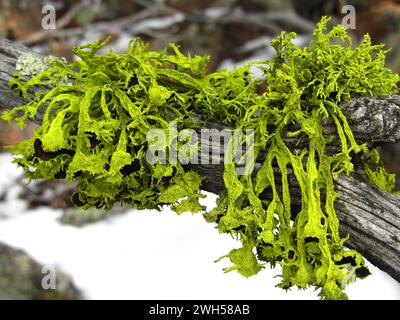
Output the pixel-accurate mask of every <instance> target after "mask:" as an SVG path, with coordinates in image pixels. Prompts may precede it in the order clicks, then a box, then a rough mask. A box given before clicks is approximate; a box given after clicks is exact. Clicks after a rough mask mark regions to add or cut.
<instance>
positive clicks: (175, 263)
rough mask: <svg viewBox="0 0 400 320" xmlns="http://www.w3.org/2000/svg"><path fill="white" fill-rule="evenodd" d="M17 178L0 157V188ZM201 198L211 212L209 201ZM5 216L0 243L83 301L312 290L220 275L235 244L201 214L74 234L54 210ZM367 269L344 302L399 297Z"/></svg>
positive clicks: (140, 219)
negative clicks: (64, 277) (67, 283)
mask: <svg viewBox="0 0 400 320" xmlns="http://www.w3.org/2000/svg"><path fill="white" fill-rule="evenodd" d="M19 172H20V171H19V170H15V167H14V165H10V156H9V155H0V186H2V185H4V181H5V180H7V179H8V180H10V179H12V177H15V176H17V175H18V174H19ZM6 184H7V183H6ZM0 188H1V187H0ZM207 196H208V197H207V199H206V200H205V201H206V204H207V205H208V206H209V207H212V206H213V205H214V203H215V199H216V196H215V195H213V194H207ZM7 210H9V211H13V212H14V214H13V215H11V216H10V217H8V218H6V219H2V220H0V241H3V242H6V243H8V244H10V245H12V246H14V247H17V248H21V249H23V250H26V251H27V252H28V253H29V254H30V255H31V256H33V257H34V258H35V259H36V260H38V261H40V262H41V263H44V264H48V265H55V266H58V267H60V268H62V269H63V270H64V271H65V272H67V273H68V274H70V275H71V276H72V277H73V279H74V281H75V283H76V285H77V286H78V287H79V288H80V289H81V290H83V292H84V294H85V295H86V298H88V299H317V293H316V292H315V291H314V290H313V289H309V290H297V289H292V290H291V291H289V292H285V291H284V290H281V289H278V288H275V287H274V285H276V284H277V283H278V282H279V279H277V278H274V276H276V275H277V274H278V273H279V272H278V270H271V269H270V268H269V266H266V268H265V270H262V271H261V272H260V273H259V274H258V275H257V276H254V277H252V278H249V279H245V278H244V277H242V276H240V275H239V274H237V273H235V272H231V273H227V274H226V273H224V272H223V271H222V268H223V267H226V266H229V265H230V263H229V261H228V260H227V259H224V260H222V261H220V262H218V263H215V262H214V261H215V260H216V259H218V258H219V257H220V256H222V255H224V254H226V253H228V252H229V251H230V250H231V249H232V248H233V247H238V246H239V244H238V243H237V242H236V241H235V240H233V239H231V238H230V237H229V236H227V235H221V234H218V232H217V230H215V229H214V226H213V225H212V224H209V223H206V222H205V221H204V219H203V217H202V216H201V215H191V214H184V215H181V216H177V215H176V214H175V213H173V212H171V211H170V210H169V209H165V210H163V211H162V212H157V211H154V210H144V211H137V210H130V211H129V212H128V213H126V214H122V215H116V216H115V217H110V219H107V220H105V221H100V222H97V223H93V224H90V225H87V226H85V227H81V228H77V227H72V226H68V225H62V224H60V223H59V222H58V221H57V218H58V217H59V216H60V215H62V211H60V210H53V209H49V208H39V209H36V210H31V211H27V210H26V209H24V208H23V207H22V206H21V204H20V203H19V202H18V201H16V199H15V198H13V197H9V198H8V199H7V201H6V202H5V203H4V204H3V205H2V206H1V207H0V212H4V211H7ZM16 212H18V213H19V214H16ZM369 266H370V270H371V272H372V276H370V277H368V278H367V279H365V280H358V281H356V283H354V284H351V285H350V286H349V287H348V289H347V293H348V295H349V297H350V298H351V299H400V285H399V283H398V282H396V281H395V280H394V279H393V278H391V277H390V276H388V275H387V274H386V273H384V272H382V271H380V270H379V269H377V268H375V267H373V266H371V265H370V264H369Z"/></svg>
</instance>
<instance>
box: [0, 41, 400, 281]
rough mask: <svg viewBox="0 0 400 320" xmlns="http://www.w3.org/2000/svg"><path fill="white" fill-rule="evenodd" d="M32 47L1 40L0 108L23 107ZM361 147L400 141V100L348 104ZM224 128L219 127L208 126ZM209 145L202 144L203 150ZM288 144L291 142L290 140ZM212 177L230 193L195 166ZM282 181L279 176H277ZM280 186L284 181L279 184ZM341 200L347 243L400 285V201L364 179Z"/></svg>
mask: <svg viewBox="0 0 400 320" xmlns="http://www.w3.org/2000/svg"><path fill="white" fill-rule="evenodd" d="M26 52H29V49H27V48H24V47H23V46H21V45H18V44H15V43H13V42H9V41H5V40H1V39H0V106H3V107H6V108H12V107H14V106H17V105H19V104H20V103H21V98H19V97H17V96H15V94H13V93H12V92H11V91H10V90H9V89H8V88H7V82H8V81H9V79H10V77H11V76H12V74H13V72H14V67H15V61H16V59H17V58H18V56H19V55H20V54H22V53H26ZM342 110H343V112H344V114H345V115H346V117H347V119H348V121H349V124H350V126H351V128H352V130H353V133H354V136H355V138H356V140H357V141H358V142H359V143H367V144H369V145H376V144H379V143H386V142H395V141H398V140H400V96H397V95H394V96H391V97H357V98H354V99H352V100H351V101H350V102H348V103H345V104H343V105H342ZM205 125H206V126H207V127H208V128H210V127H211V128H212V127H214V128H217V129H221V128H222V126H220V125H219V124H210V123H208V124H205ZM324 131H325V133H326V134H327V135H334V134H335V132H336V130H335V126H334V125H333V123H331V122H329V121H327V122H326V123H325V124H324ZM207 143H208V144H210V142H208V141H202V147H204V146H205V145H206V144H207ZM287 143H288V144H290V143H291V141H289V140H288V141H287ZM211 149H213V150H220V151H218V152H220V153H221V154H220V155H221V157H223V147H221V146H220V141H219V140H218V141H217V142H213V144H211V145H210V150H211ZM189 167H190V168H192V169H193V170H195V171H197V172H199V173H201V174H202V175H204V176H206V177H207V179H206V181H205V182H204V184H203V188H204V190H207V191H211V192H215V193H219V192H220V191H222V190H224V183H223V178H222V176H223V165H221V164H219V165H202V164H196V165H194V164H191V165H189ZM277 177H279V175H277ZM289 180H290V183H291V195H292V198H293V203H294V204H296V203H297V204H298V203H300V201H301V193H300V191H299V188H298V186H297V185H296V180H295V179H294V177H291V178H290V179H289ZM278 182H279V181H278ZM336 190H337V191H338V192H339V193H340V197H339V198H338V200H337V201H336V204H335V208H336V210H337V213H338V216H339V219H340V222H341V227H340V228H341V232H342V233H343V234H347V233H349V234H350V239H349V241H348V242H347V244H348V246H349V247H352V248H355V249H357V250H358V251H360V252H361V253H363V254H364V255H365V257H366V258H367V259H369V260H370V261H371V262H373V263H374V264H375V265H376V266H378V267H380V268H381V269H382V270H384V271H386V272H388V273H389V274H390V275H391V276H392V277H393V278H395V279H396V280H398V281H400V201H399V200H400V198H399V197H397V196H395V195H393V194H390V193H388V192H385V191H382V190H380V189H378V188H377V187H375V186H372V185H370V184H368V183H367V182H365V180H364V178H363V177H362V176H358V175H353V176H342V177H341V178H340V179H339V181H337V182H336Z"/></svg>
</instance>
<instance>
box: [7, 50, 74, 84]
mask: <svg viewBox="0 0 400 320" xmlns="http://www.w3.org/2000/svg"><path fill="white" fill-rule="evenodd" d="M53 61H59V62H61V63H67V60H66V59H65V58H64V57H62V58H58V57H55V56H51V55H50V56H45V57H41V56H38V55H34V54H32V53H26V54H23V55H21V56H19V57H18V59H17V63H16V65H15V70H16V71H17V72H18V73H19V74H20V75H22V76H27V77H29V78H31V77H33V76H35V75H37V74H39V73H41V72H43V71H46V70H47V69H49V68H50V67H51V62H53Z"/></svg>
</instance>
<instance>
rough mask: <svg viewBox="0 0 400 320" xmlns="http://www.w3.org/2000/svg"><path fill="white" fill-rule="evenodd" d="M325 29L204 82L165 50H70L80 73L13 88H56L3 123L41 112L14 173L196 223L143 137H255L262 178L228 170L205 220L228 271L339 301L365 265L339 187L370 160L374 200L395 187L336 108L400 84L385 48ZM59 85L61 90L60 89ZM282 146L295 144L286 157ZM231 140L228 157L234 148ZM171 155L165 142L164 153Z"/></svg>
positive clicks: (196, 185) (88, 199) (190, 182)
mask: <svg viewBox="0 0 400 320" xmlns="http://www.w3.org/2000/svg"><path fill="white" fill-rule="evenodd" d="M328 20H329V19H328V18H323V19H322V20H321V22H320V23H319V24H318V25H317V28H316V30H315V31H314V39H313V40H312V41H311V42H310V43H309V45H308V46H307V47H304V48H299V47H297V46H296V45H295V43H294V42H293V39H294V38H295V34H294V33H289V34H287V33H285V32H282V34H281V35H280V36H279V37H277V38H276V39H274V40H273V41H272V43H271V44H272V46H273V47H274V48H275V50H276V57H274V58H272V59H269V60H265V61H258V62H255V63H252V64H248V65H245V66H242V67H237V68H235V69H234V70H233V71H229V72H228V71H227V70H220V71H216V72H215V73H212V74H207V73H206V71H205V70H206V66H207V63H208V61H209V58H208V57H202V56H195V57H192V56H185V55H183V54H182V53H181V52H180V51H179V50H178V48H177V47H176V46H175V45H172V44H171V45H170V47H169V48H167V49H166V50H165V51H164V52H162V53H159V52H152V51H148V50H147V49H146V46H145V45H144V44H142V43H141V42H139V41H132V42H131V43H130V45H129V48H128V52H127V53H125V54H116V53H114V52H112V51H110V52H109V53H106V54H103V55H100V54H98V53H97V51H98V50H99V49H100V48H101V47H102V46H103V45H104V43H100V42H99V41H95V42H94V43H92V44H88V45H85V46H83V47H81V48H77V49H74V52H75V54H76V55H77V56H78V57H80V58H81V60H78V61H76V62H74V63H72V64H66V63H64V62H62V61H52V62H51V65H52V67H51V68H49V69H47V70H45V71H43V72H41V73H39V74H38V75H36V76H34V77H33V78H31V79H30V80H27V81H25V80H24V79H23V78H22V77H21V76H19V75H17V76H16V78H15V79H14V80H13V81H12V82H11V83H10V85H11V86H13V87H16V88H17V91H18V92H19V93H20V94H21V95H23V96H27V93H28V91H34V89H35V88H36V87H37V86H43V85H44V86H49V87H50V88H51V89H50V90H49V91H48V92H42V91H40V90H39V91H37V92H36V98H35V100H33V101H32V102H30V103H28V104H27V105H24V106H21V107H18V108H15V109H13V110H12V111H11V112H8V113H5V114H4V115H3V118H4V119H6V120H12V119H15V120H17V121H18V123H19V124H20V125H21V126H24V123H25V121H26V120H27V119H28V118H31V119H32V118H34V116H35V114H36V113H37V112H38V111H39V110H42V111H43V110H45V111H44V116H43V123H42V126H41V127H40V128H39V129H38V130H37V131H36V132H35V134H34V136H33V137H32V138H31V139H29V140H27V141H24V142H22V143H21V144H19V145H17V146H15V147H14V148H13V151H14V152H15V153H16V154H17V155H19V156H18V157H17V158H16V160H15V161H16V162H17V163H18V164H19V165H21V166H22V167H23V168H25V171H26V174H27V176H28V177H30V178H32V179H39V178H45V179H55V178H60V177H66V178H67V179H68V180H69V181H72V180H74V181H77V182H78V191H77V193H75V194H74V196H73V200H74V202H75V203H76V204H77V205H78V206H82V207H84V208H89V207H97V208H106V209H108V208H111V206H112V205H113V204H114V203H115V202H124V203H128V204H130V205H133V206H136V207H138V208H160V206H161V205H163V204H172V205H173V209H174V210H175V211H177V212H178V213H182V212H185V211H191V212H193V213H194V212H199V211H202V210H204V207H202V206H201V205H200V204H199V201H198V200H199V197H200V196H201V194H200V187H201V182H202V179H203V177H201V176H199V175H198V174H197V173H195V172H193V171H188V170H186V169H184V167H183V166H182V165H181V164H179V163H168V162H167V163H166V164H151V163H149V162H148V161H147V160H146V150H147V148H148V141H147V139H146V133H147V132H148V131H149V130H150V129H151V128H155V127H157V128H165V129H166V128H167V126H168V122H169V121H173V120H174V121H176V124H177V129H178V130H180V129H184V128H196V127H197V126H198V123H197V122H196V121H195V120H194V119H196V118H192V117H190V115H191V114H192V113H197V114H200V115H201V116H202V118H203V119H207V120H210V121H217V122H223V123H225V124H227V125H230V126H232V127H235V128H239V129H253V130H254V141H255V143H254V146H253V148H252V150H251V151H252V152H253V151H254V153H255V157H254V158H257V155H258V154H259V152H260V151H264V152H265V154H266V157H265V160H264V162H263V163H262V166H261V168H260V170H259V171H258V172H257V173H256V174H252V172H247V174H245V175H241V176H238V175H237V174H236V170H235V169H236V167H235V164H234V163H226V164H225V170H224V182H225V187H226V190H225V191H224V192H223V193H222V194H221V195H220V198H219V199H218V202H217V206H216V208H215V209H213V210H211V211H210V212H207V213H205V214H204V216H205V218H206V220H207V221H209V222H215V223H216V225H217V228H218V230H219V231H220V232H224V233H229V234H231V235H232V236H233V237H236V238H238V239H240V241H241V242H242V247H241V248H239V249H234V250H232V251H231V252H230V253H228V255H227V257H229V258H230V260H231V261H232V263H233V266H232V267H230V268H228V269H226V271H231V270H237V271H238V272H239V273H241V274H242V275H244V276H246V277H249V276H252V275H254V274H256V273H257V272H259V271H260V270H261V269H262V268H263V267H264V265H265V264H266V263H269V264H271V265H272V266H275V265H276V264H279V265H281V266H282V268H283V269H282V275H281V277H282V281H281V283H280V284H279V286H280V287H282V288H284V289H288V288H290V287H292V286H297V287H299V288H306V287H308V286H310V285H311V286H316V287H318V288H321V291H320V296H321V297H322V298H327V299H345V298H347V296H346V295H345V293H344V288H345V287H346V285H347V284H348V283H349V282H351V281H353V279H354V278H356V277H359V278H362V277H365V276H366V275H368V273H369V272H368V269H367V268H366V266H365V262H364V260H363V258H362V256H361V255H360V254H359V253H357V252H356V251H354V250H347V249H345V247H344V244H345V241H346V239H343V238H341V237H340V236H339V231H338V227H339V221H338V218H337V215H336V212H335V208H334V202H335V199H336V198H337V197H338V196H339V194H338V193H337V192H336V191H335V189H334V180H335V179H337V178H338V177H339V175H340V174H350V173H351V172H352V171H353V167H354V157H355V156H357V157H358V158H361V159H362V158H365V159H367V158H368V159H369V160H368V161H366V162H365V168H366V174H367V176H368V177H369V178H370V180H371V182H373V183H375V184H376V185H378V186H379V187H381V188H384V189H386V190H391V189H392V187H393V185H394V180H393V177H392V176H391V175H390V174H388V173H387V172H386V171H385V170H384V168H383V166H382V163H381V162H380V160H379V155H378V153H377V152H376V151H375V150H369V148H368V147H367V146H366V145H359V144H358V143H357V142H356V141H355V139H354V137H353V134H352V131H351V128H350V127H349V124H348V122H347V120H346V117H345V116H344V114H343V112H342V110H341V108H340V107H339V105H340V104H341V103H342V102H344V101H347V100H349V99H350V98H351V97H353V96H355V95H370V96H372V95H390V94H392V93H394V92H396V90H397V82H398V81H399V77H398V75H397V74H395V73H393V72H392V71H391V70H389V69H388V68H386V67H385V53H386V51H384V49H383V47H382V45H372V44H371V41H370V38H369V37H368V36H365V37H364V38H363V40H362V42H361V43H360V44H359V45H358V46H353V44H352V42H351V38H350V37H349V36H348V35H347V33H346V30H345V29H344V28H343V27H342V26H340V25H338V26H336V27H333V28H332V29H331V30H326V24H327V22H328ZM254 66H256V67H259V68H260V69H261V70H263V72H264V75H265V78H266V80H267V90H266V92H265V93H264V94H262V95H259V94H257V91H256V89H257V86H258V85H259V80H257V79H254V78H253V77H252V76H251V73H250V67H254ZM65 78H68V79H69V82H68V83H65V81H61V80H63V79H65ZM21 113H22V116H21ZM327 118H330V119H332V120H333V122H334V124H335V126H336V129H337V134H338V137H339V140H340V146H341V148H340V151H338V152H336V153H334V154H331V153H328V151H327V150H328V147H329V145H330V144H331V143H332V137H326V136H324V134H323V126H322V122H323V121H324V119H327ZM284 137H292V138H294V139H297V141H298V142H302V143H299V144H298V145H299V147H295V148H292V147H291V148H289V146H288V145H287V144H286V143H285V141H286V140H285V139H284ZM234 141H236V140H235V139H233V138H232V139H231V141H230V143H229V146H228V147H229V148H228V152H233V151H234V150H235V149H236V148H237V147H238V145H237V144H235V143H234ZM300 146H303V147H300ZM304 146H306V147H304ZM170 147H171V145H170V142H167V143H166V148H167V151H168V148H170ZM363 154H365V155H366V156H365V157H362V155H363ZM367 155H368V157H367ZM371 155H372V157H371ZM371 159H372V160H371ZM274 167H275V168H276V167H278V168H279V169H280V170H279V171H276V170H274ZM290 173H292V174H293V175H294V177H295V179H296V180H297V183H298V185H299V188H300V191H301V206H300V207H299V208H295V207H293V206H292V190H291V189H290V187H289V182H288V174H290ZM278 176H280V179H279V180H280V181H281V183H280V184H279V185H278V184H277V177H278ZM265 194H270V195H272V196H271V197H270V198H269V199H267V198H265ZM182 199H183V200H182Z"/></svg>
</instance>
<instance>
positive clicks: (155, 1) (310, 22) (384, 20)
mask: <svg viewBox="0 0 400 320" xmlns="http://www.w3.org/2000/svg"><path fill="white" fill-rule="evenodd" d="M48 4H50V5H53V6H54V8H55V9H56V22H57V28H56V29H55V30H43V29H42V19H43V17H44V16H45V15H46V13H47V12H44V13H42V9H43V6H44V5H48ZM344 5H353V6H354V7H355V9H356V29H354V30H350V32H351V34H352V35H353V36H354V38H355V39H359V38H360V36H362V35H363V34H364V33H367V32H368V33H369V34H370V35H371V37H372V40H373V41H374V42H375V43H382V42H383V43H385V44H386V45H387V46H388V47H391V48H392V51H391V52H390V53H389V54H388V65H389V66H390V67H391V68H393V70H396V71H397V72H400V32H399V31H400V1H399V0H350V1H341V0H328V1H326V0H325V1H323V0H308V1H297V0H282V1H279V0H247V1H245V0H152V1H146V0H124V1H122V0H121V1H112V0H81V1H75V0H54V1H44V0H29V1H28V0H0V37H5V38H8V39H11V40H13V41H18V42H21V43H24V44H25V45H27V46H30V47H32V48H33V49H34V50H36V51H38V52H41V53H43V54H53V55H56V56H65V57H66V58H67V59H68V60H72V59H74V57H73V55H72V53H71V48H72V47H73V46H77V45H80V44H82V43H85V42H89V41H92V40H94V39H95V38H99V39H104V38H106V37H107V36H108V35H111V41H110V43H109V44H108V47H112V48H113V49H114V50H115V51H118V52H122V51H124V50H125V48H126V47H127V43H128V41H129V40H130V39H131V38H133V37H140V38H141V39H142V40H144V41H146V42H148V43H149V44H150V46H151V47H152V48H153V49H154V50H159V49H161V48H163V47H164V46H165V45H166V44H168V43H169V42H175V43H178V44H180V45H181V47H182V48H183V51H184V52H190V53H192V54H209V55H210V56H211V58H212V59H211V64H210V66H209V71H210V72H211V71H213V70H215V69H218V68H221V67H224V66H227V67H229V66H232V65H234V64H235V63H240V62H243V61H249V60H255V59H265V58H268V57H270V56H271V54H273V52H272V50H271V48H270V46H269V40H270V39H271V38H272V37H274V36H276V35H277V34H279V33H280V31H281V30H287V31H295V32H297V33H298V34H299V35H300V39H299V44H300V45H302V44H305V43H306V41H307V39H309V36H310V32H312V30H313V28H314V25H315V22H317V21H318V20H319V19H320V18H321V16H323V15H329V16H332V17H333V21H332V23H340V22H341V21H342V18H343V17H344V16H345V15H346V14H345V13H344V14H343V13H342V8H343V6H344ZM0 107H1V106H0ZM34 127H35V126H34V125H31V126H29V127H28V128H27V129H26V130H24V131H21V130H19V129H16V128H15V126H13V125H11V126H7V125H6V123H4V122H1V125H0V148H1V150H2V151H4V150H6V148H4V146H7V145H12V144H15V143H16V142H18V141H20V140H21V139H24V138H27V137H29V135H30V134H31V132H32V130H33V129H34ZM381 151H382V156H383V158H384V161H385V163H386V166H387V168H388V169H389V170H390V171H392V172H396V173H398V174H399V173H400V144H391V145H386V146H383V147H382V148H381Z"/></svg>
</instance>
